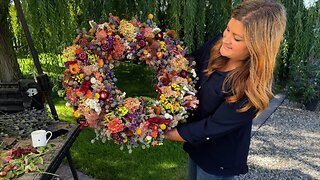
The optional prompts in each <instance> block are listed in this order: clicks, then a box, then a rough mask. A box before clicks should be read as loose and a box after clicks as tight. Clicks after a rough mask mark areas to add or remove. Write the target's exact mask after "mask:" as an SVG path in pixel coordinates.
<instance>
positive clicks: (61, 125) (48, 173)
mask: <svg viewBox="0 0 320 180" xmlns="http://www.w3.org/2000/svg"><path fill="white" fill-rule="evenodd" d="M59 129H63V130H68V132H67V133H66V134H64V135H61V136H58V137H56V138H55V139H52V140H51V139H50V140H49V142H48V144H51V145H53V147H52V149H50V150H49V151H48V152H46V153H45V154H44V155H43V165H42V166H41V168H42V169H45V172H44V173H41V174H40V173H26V174H24V175H23V176H21V177H19V180H36V179H37V180H38V179H41V180H47V179H53V178H54V177H55V176H56V175H55V173H56V171H57V170H58V168H59V166H60V165H61V163H62V160H63V159H64V158H67V161H68V164H69V167H70V170H71V172H72V175H73V178H74V179H75V180H77V179H78V175H77V172H76V169H75V167H74V164H73V160H72V157H71V153H70V148H71V147H72V144H73V143H74V142H75V140H76V139H77V137H78V135H79V133H80V131H81V129H80V125H79V124H74V123H67V122H58V123H57V124H53V125H51V126H50V127H48V129H47V130H50V131H52V132H54V131H57V130H59ZM30 144H31V138H27V139H23V140H20V141H19V142H18V143H17V144H16V145H15V146H16V147H19V146H20V147H23V146H28V145H30Z"/></svg>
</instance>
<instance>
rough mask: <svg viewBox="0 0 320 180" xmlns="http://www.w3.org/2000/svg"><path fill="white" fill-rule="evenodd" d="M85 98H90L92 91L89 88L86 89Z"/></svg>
mask: <svg viewBox="0 0 320 180" xmlns="http://www.w3.org/2000/svg"><path fill="white" fill-rule="evenodd" d="M86 98H87V99H92V92H91V91H90V90H88V91H87V93H86Z"/></svg>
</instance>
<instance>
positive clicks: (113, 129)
mask: <svg viewBox="0 0 320 180" xmlns="http://www.w3.org/2000/svg"><path fill="white" fill-rule="evenodd" d="M107 127H108V131H109V132H110V133H117V132H120V131H122V130H123V129H124V124H123V123H122V121H121V120H120V119H118V118H114V119H113V120H112V121H110V122H108V123H107Z"/></svg>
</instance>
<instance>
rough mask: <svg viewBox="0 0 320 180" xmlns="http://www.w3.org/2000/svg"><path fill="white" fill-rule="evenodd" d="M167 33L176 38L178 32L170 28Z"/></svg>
mask: <svg viewBox="0 0 320 180" xmlns="http://www.w3.org/2000/svg"><path fill="white" fill-rule="evenodd" d="M167 35H168V36H170V37H172V38H173V39H175V38H176V37H177V33H176V31H175V30H168V31H167Z"/></svg>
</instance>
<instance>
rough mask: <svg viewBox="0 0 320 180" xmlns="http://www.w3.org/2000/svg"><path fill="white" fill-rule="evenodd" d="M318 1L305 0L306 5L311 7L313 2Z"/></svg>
mask: <svg viewBox="0 0 320 180" xmlns="http://www.w3.org/2000/svg"><path fill="white" fill-rule="evenodd" d="M316 1H317V0H304V5H305V6H306V7H309V5H310V4H312V3H314V2H316Z"/></svg>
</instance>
